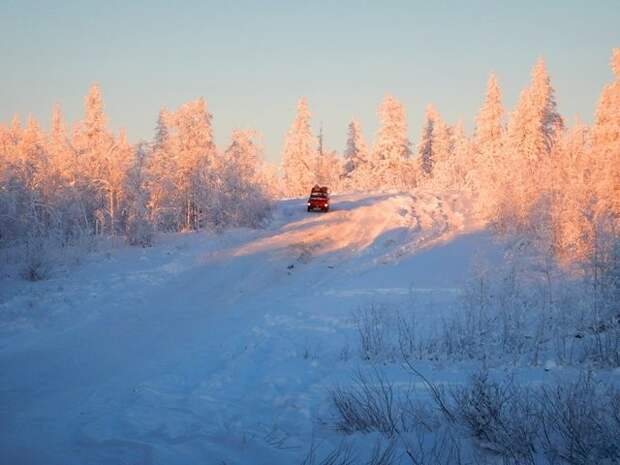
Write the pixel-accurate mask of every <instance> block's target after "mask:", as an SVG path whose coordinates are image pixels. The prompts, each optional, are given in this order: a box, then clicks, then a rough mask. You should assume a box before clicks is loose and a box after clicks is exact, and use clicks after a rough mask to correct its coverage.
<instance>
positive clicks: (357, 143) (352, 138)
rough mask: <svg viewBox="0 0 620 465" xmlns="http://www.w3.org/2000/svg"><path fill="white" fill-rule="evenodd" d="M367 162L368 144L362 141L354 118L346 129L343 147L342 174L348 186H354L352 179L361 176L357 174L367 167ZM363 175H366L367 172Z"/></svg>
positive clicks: (361, 135)
mask: <svg viewBox="0 0 620 465" xmlns="http://www.w3.org/2000/svg"><path fill="white" fill-rule="evenodd" d="M368 162H369V160H368V146H367V145H366V142H365V141H364V136H363V134H362V128H361V127H360V124H359V122H358V121H357V120H356V119H355V118H354V119H352V120H351V122H350V123H349V126H348V129H347V143H346V147H345V149H344V165H343V176H344V177H345V178H346V179H347V186H348V187H355V183H354V182H352V181H353V179H356V180H358V179H359V178H360V177H361V176H359V174H361V172H362V171H364V170H365V168H367V166H368ZM358 170H359V171H358ZM364 175H365V176H368V173H364ZM360 181H361V179H360ZM360 187H361V186H360Z"/></svg>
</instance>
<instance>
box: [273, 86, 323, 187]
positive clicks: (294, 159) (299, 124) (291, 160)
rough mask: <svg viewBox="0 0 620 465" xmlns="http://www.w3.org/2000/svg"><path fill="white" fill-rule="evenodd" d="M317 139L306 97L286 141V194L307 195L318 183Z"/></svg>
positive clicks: (301, 100)
mask: <svg viewBox="0 0 620 465" xmlns="http://www.w3.org/2000/svg"><path fill="white" fill-rule="evenodd" d="M316 145H317V144H316V137H315V136H314V135H313V134H312V131H311V129H310V112H309V110H308V103H307V101H306V98H305V97H302V98H300V99H299V101H298V102H297V113H296V115H295V119H294V120H293V123H292V124H291V127H290V128H289V130H288V132H287V134H286V138H285V140H284V149H283V151H282V173H283V182H284V189H285V191H286V194H287V195H289V196H292V197H298V196H302V195H306V194H307V193H308V192H309V190H310V188H311V187H312V186H313V185H314V184H315V183H316V182H318V179H317V175H318V173H316V165H317V163H316V157H317V152H316Z"/></svg>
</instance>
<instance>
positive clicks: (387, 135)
mask: <svg viewBox="0 0 620 465" xmlns="http://www.w3.org/2000/svg"><path fill="white" fill-rule="evenodd" d="M377 113H378V116H379V130H378V131H377V136H376V138H375V143H374V145H373V148H372V154H371V164H372V166H373V169H372V175H373V176H372V178H371V179H370V180H369V181H370V183H371V185H373V187H375V188H379V189H391V188H398V189H402V188H409V187H412V186H411V177H410V175H409V173H408V172H407V171H408V163H407V162H408V160H409V157H410V155H411V142H410V141H409V139H408V137H407V115H406V113H405V109H404V107H403V106H402V104H401V103H400V102H399V101H398V100H396V99H395V98H394V97H392V96H391V95H386V96H385V97H384V99H383V101H382V102H381V104H380V105H379V109H378V112H377Z"/></svg>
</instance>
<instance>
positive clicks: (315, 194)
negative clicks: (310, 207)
mask: <svg viewBox="0 0 620 465" xmlns="http://www.w3.org/2000/svg"><path fill="white" fill-rule="evenodd" d="M310 198H311V199H324V198H327V194H324V193H322V192H313V193H312V194H310Z"/></svg>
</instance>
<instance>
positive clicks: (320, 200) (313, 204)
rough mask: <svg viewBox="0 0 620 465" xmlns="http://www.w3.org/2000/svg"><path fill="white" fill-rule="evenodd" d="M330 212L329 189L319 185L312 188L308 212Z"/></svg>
mask: <svg viewBox="0 0 620 465" xmlns="http://www.w3.org/2000/svg"><path fill="white" fill-rule="evenodd" d="M317 210H318V211H322V212H328V211H329V189H328V188H327V187H326V186H319V185H318V184H317V185H315V186H314V187H313V188H312V191H311V192H310V197H309V198H308V211H309V212H311V211H317Z"/></svg>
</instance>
